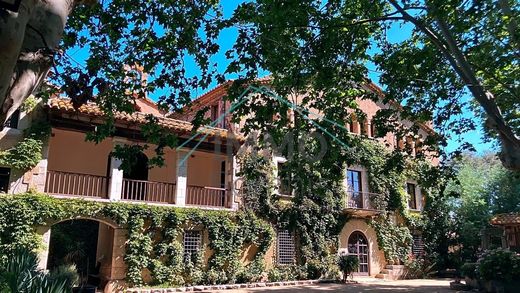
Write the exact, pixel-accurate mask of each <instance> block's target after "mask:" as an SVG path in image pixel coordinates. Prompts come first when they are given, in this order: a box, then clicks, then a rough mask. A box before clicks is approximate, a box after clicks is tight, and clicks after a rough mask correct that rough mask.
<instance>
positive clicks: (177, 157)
mask: <svg viewBox="0 0 520 293" xmlns="http://www.w3.org/2000/svg"><path fill="white" fill-rule="evenodd" d="M117 143H129V142H122V141H115V140H112V139H106V140H105V141H103V142H101V143H99V144H94V143H90V142H86V141H85V140H84V133H80V132H75V131H68V130H61V129H53V136H52V137H51V139H50V141H49V152H48V163H47V173H46V182H45V189H44V191H45V192H46V193H48V194H50V195H55V196H63V197H81V198H88V199H93V200H110V201H126V202H140V203H155V204H171V205H176V206H200V207H210V208H232V202H233V199H232V193H231V190H230V188H229V186H232V184H231V180H232V174H233V163H232V160H231V159H229V158H227V157H226V156H225V155H224V154H219V153H212V152H208V151H199V150H197V151H194V152H192V153H190V152H189V150H181V151H176V150H173V149H168V150H166V151H165V154H164V159H165V164H164V166H163V167H152V168H151V167H149V166H148V158H149V157H150V158H151V157H153V156H154V153H153V148H152V150H150V151H145V152H144V153H142V154H140V155H139V156H137V157H136V158H135V162H134V168H133V169H132V170H131V171H130V172H124V171H122V170H119V167H120V166H121V161H119V160H118V159H115V158H113V157H112V156H111V152H112V150H113V148H114V144H117Z"/></svg>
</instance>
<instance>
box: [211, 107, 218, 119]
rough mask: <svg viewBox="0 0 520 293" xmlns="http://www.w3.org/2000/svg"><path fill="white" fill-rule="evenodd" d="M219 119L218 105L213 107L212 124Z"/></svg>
mask: <svg viewBox="0 0 520 293" xmlns="http://www.w3.org/2000/svg"><path fill="white" fill-rule="evenodd" d="M217 119H218V104H216V105H211V122H215V121H217Z"/></svg>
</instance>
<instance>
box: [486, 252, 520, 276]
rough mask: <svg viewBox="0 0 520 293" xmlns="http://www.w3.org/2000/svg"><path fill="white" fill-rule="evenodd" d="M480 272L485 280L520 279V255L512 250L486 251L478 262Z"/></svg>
mask: <svg viewBox="0 0 520 293" xmlns="http://www.w3.org/2000/svg"><path fill="white" fill-rule="evenodd" d="M477 268H478V274H479V276H480V277H481V278H482V279H484V280H497V281H512V280H520V257H519V256H518V255H517V254H516V253H514V252H511V251H508V250H504V249H495V250H489V251H486V252H485V253H484V254H483V255H482V256H481V258H480V259H479V260H478V262H477Z"/></svg>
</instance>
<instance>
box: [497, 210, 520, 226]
mask: <svg viewBox="0 0 520 293" xmlns="http://www.w3.org/2000/svg"><path fill="white" fill-rule="evenodd" d="M491 224H492V225H506V224H520V213H509V214H498V215H495V216H493V218H491Z"/></svg>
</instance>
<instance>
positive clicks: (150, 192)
mask: <svg viewBox="0 0 520 293" xmlns="http://www.w3.org/2000/svg"><path fill="white" fill-rule="evenodd" d="M109 189H110V179H109V178H108V177H106V176H97V175H91V174H82V173H73V172H62V171H54V170H48V171H47V180H46V183H45V190H44V191H45V192H46V193H48V194H50V195H57V196H65V197H78V198H89V199H98V200H99V199H112V198H110V196H109ZM120 190H121V194H120V197H119V198H118V199H120V200H121V201H129V202H143V203H160V204H172V205H174V204H176V192H177V185H176V184H175V183H166V182H155V181H146V180H133V179H126V178H123V181H122V184H121V188H120ZM228 196H230V193H229V192H228V190H226V189H225V188H217V187H210V186H195V185H187V188H186V203H185V204H186V205H187V206H200V207H211V208H226V207H227V203H228V202H229V201H228Z"/></svg>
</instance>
